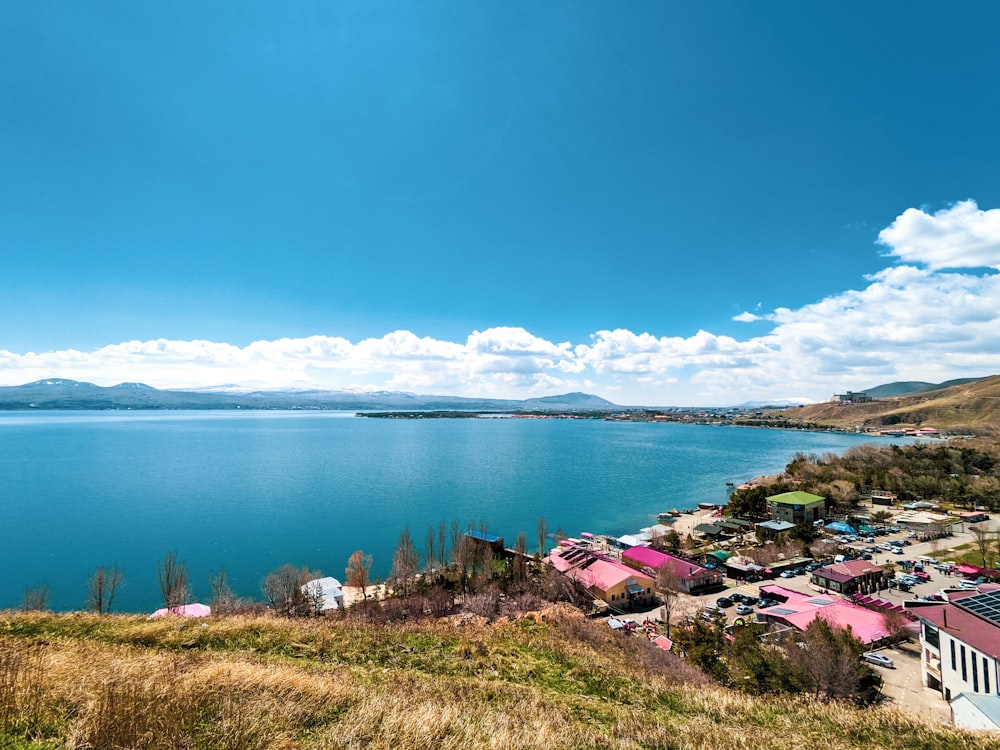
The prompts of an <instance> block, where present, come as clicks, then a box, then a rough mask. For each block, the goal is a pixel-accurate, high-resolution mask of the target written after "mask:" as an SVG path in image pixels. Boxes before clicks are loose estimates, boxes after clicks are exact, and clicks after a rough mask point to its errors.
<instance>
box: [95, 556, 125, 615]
mask: <svg viewBox="0 0 1000 750" xmlns="http://www.w3.org/2000/svg"><path fill="white" fill-rule="evenodd" d="M124 578H125V573H124V571H122V569H121V568H119V567H118V563H115V564H114V565H112V566H111V567H110V568H105V567H104V566H103V565H102V566H101V567H99V568H97V570H95V571H94V574H93V575H92V576H91V577H90V579H89V580H88V582H87V608H88V609H92V610H94V611H95V612H96V613H97V614H99V615H105V614H107V613H108V612H110V611H111V605H112V604H114V601H115V594H117V593H118V589H119V588H120V587H121V585H122V581H123V580H124Z"/></svg>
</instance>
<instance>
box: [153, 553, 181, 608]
mask: <svg viewBox="0 0 1000 750" xmlns="http://www.w3.org/2000/svg"><path fill="white" fill-rule="evenodd" d="M157 573H158V578H159V582H160V593H161V594H163V602H164V604H166V606H167V609H173V608H174V607H180V606H181V605H182V604H185V603H186V602H187V598H188V574H187V563H185V562H183V561H180V562H178V560H177V552H176V551H175V550H171V551H170V552H168V553H167V554H166V556H165V557H164V558H163V559H162V560H160V561H159V562H158V563H157Z"/></svg>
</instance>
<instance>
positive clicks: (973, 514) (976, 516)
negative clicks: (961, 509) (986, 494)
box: [958, 510, 990, 523]
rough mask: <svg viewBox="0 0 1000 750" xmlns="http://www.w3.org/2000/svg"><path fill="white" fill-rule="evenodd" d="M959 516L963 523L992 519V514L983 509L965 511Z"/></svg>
mask: <svg viewBox="0 0 1000 750" xmlns="http://www.w3.org/2000/svg"><path fill="white" fill-rule="evenodd" d="M958 517H959V519H961V521H962V523H982V522H983V521H989V520H990V514H989V513H986V512H984V511H981V510H970V511H967V512H965V513H959V514H958Z"/></svg>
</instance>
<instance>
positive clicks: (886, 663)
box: [861, 651, 896, 669]
mask: <svg viewBox="0 0 1000 750" xmlns="http://www.w3.org/2000/svg"><path fill="white" fill-rule="evenodd" d="M861 658H862V659H864V660H865V661H867V662H869V663H871V664H877V665H878V666H880V667H885V668H886V669H895V667H896V665H895V664H893V663H892V659H890V658H889V657H888V656H882V654H878V653H875V652H874V651H865V652H864V653H863V654H861Z"/></svg>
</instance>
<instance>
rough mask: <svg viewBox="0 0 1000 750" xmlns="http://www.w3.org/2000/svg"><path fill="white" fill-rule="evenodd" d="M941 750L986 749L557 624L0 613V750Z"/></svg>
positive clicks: (945, 732) (636, 641) (987, 744)
mask: <svg viewBox="0 0 1000 750" xmlns="http://www.w3.org/2000/svg"><path fill="white" fill-rule="evenodd" d="M67 747H68V748H147V749H150V750H159V749H161V748H162V749H163V750H168V749H169V750H175V748H212V749H213V750H214V749H217V748H221V749H226V748H232V749H233V750H236V749H237V748H238V749H239V750H255V749H263V748H282V749H284V750H291V749H292V748H301V749H302V750H309V749H311V748H324V749H327V748H329V749H333V748H366V749H372V750H380V749H381V748H408V749H410V748H413V749H415V750H432V749H434V750H437V749H438V748H444V749H446V750H447V749H448V748H453V749H455V750H458V749H459V748H461V749H462V750H468V749H471V750H476V749H477V748H539V750H542V749H544V750H561V749H563V748H567V749H568V748H613V749H621V750H626V749H628V750H631V749H633V748H634V749H635V750H639V749H640V748H704V749H705V750H716V749H718V750H724V749H725V750H729V749H730V748H731V749H733V750H736V748H741V749H742V748H747V747H776V748H810V750H813V749H817V750H836V749H839V748H855V747H858V748H898V747H905V748H929V749H932V748H940V749H941V750H973V749H975V750H1000V737H987V736H984V735H981V734H980V735H976V734H972V733H966V732H961V731H957V730H953V729H947V728H942V727H940V726H935V725H933V724H932V723H931V722H930V721H929V720H927V721H924V720H922V719H921V718H919V717H913V716H908V715H904V714H902V713H900V712H898V711H896V710H894V709H891V708H882V707H875V708H865V709H860V708H854V707H852V706H849V705H842V704H836V703H830V704H825V703H821V702H816V701H813V700H808V699H802V698H798V699H773V698H772V699H769V698H758V697H754V696H749V695H746V694H743V693H736V692H731V691H729V690H726V689H724V688H720V687H715V686H712V685H710V684H709V683H708V681H707V678H705V677H704V676H703V675H701V674H700V673H698V672H696V671H695V670H693V669H692V668H691V667H689V666H688V665H687V664H686V663H684V662H683V661H680V660H678V659H677V658H675V657H674V656H673V655H672V654H668V653H666V652H663V651H660V650H659V649H657V648H655V647H654V646H652V645H651V644H649V643H648V642H647V641H646V640H645V639H644V638H642V637H640V636H624V635H620V634H616V633H612V632H611V631H610V629H609V628H608V627H607V626H606V625H605V624H604V623H598V622H593V621H589V620H586V619H585V618H583V616H582V615H580V614H579V613H577V612H576V611H575V610H572V609H568V608H563V607H556V608H552V609H549V610H545V611H544V612H542V613H534V614H532V615H529V616H524V617H521V618H519V619H515V620H507V621H500V622H499V623H496V624H493V625H487V624H482V623H481V622H477V621H474V620H465V621H431V622H428V623H427V624H410V625H402V626H400V625H394V626H379V625H371V624H365V625H360V624H351V623H350V622H347V621H340V620H333V621H330V620H321V619H313V620H297V621H293V620H284V619H277V618H272V617H267V616H262V617H231V618H210V619H208V620H207V621H193V620H183V619H166V620H149V619H147V618H140V617H134V616H104V617H98V616H96V615H87V614H81V613H75V614H63V615H52V614H40V613H10V612H8V613H2V612H0V748H17V749H22V748H39V749H40V748H67Z"/></svg>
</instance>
